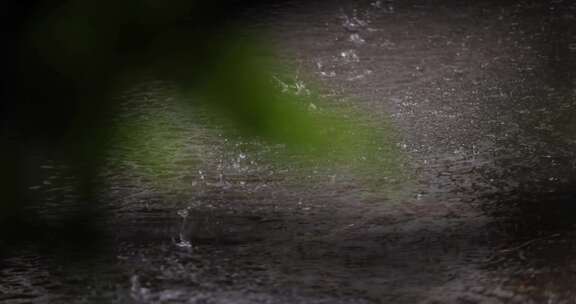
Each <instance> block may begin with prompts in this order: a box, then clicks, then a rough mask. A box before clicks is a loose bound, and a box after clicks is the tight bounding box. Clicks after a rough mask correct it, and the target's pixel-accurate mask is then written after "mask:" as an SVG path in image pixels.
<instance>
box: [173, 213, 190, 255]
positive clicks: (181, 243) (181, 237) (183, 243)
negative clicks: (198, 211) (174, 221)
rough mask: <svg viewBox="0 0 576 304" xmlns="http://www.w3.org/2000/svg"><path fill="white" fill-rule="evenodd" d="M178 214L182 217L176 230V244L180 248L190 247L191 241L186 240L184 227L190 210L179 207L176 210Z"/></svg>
mask: <svg viewBox="0 0 576 304" xmlns="http://www.w3.org/2000/svg"><path fill="white" fill-rule="evenodd" d="M176 213H177V214H178V216H180V217H181V218H182V221H181V223H180V229H179V231H178V242H176V246H178V247H180V248H188V249H189V248H192V243H191V242H190V240H188V237H187V236H186V227H187V226H188V225H187V224H188V216H189V215H190V210H189V209H188V208H184V209H180V210H178V211H177V212H176Z"/></svg>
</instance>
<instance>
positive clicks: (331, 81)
mask: <svg viewBox="0 0 576 304" xmlns="http://www.w3.org/2000/svg"><path fill="white" fill-rule="evenodd" d="M246 14H247V15H248V16H250V20H251V22H252V23H250V28H252V27H253V28H254V29H255V30H261V29H265V30H266V32H267V37H269V39H270V40H271V41H270V43H272V44H273V45H274V46H275V47H276V48H277V49H279V50H281V51H279V52H278V53H279V55H278V56H279V58H280V59H281V60H282V61H285V62H289V63H292V64H293V65H294V66H296V67H298V70H299V71H300V72H299V74H298V77H297V78H295V79H292V80H286V83H285V84H287V85H289V86H290V88H294V89H295V90H297V91H298V88H299V86H298V85H300V88H303V90H300V91H299V92H298V93H301V91H302V92H304V93H305V89H306V86H307V85H308V84H309V83H312V82H316V83H320V84H321V87H322V89H321V90H322V94H324V95H325V96H327V97H328V98H329V99H331V100H332V102H333V103H334V104H338V103H346V104H352V105H354V107H357V108H358V109H361V110H362V111H364V112H365V113H367V114H366V117H365V120H366V121H365V123H367V124H370V125H372V126H373V127H374V128H385V127H384V124H385V123H388V122H391V124H392V125H393V126H394V128H395V129H396V131H397V132H398V141H397V142H394V143H390V144H391V145H394V146H395V147H396V148H397V149H398V150H399V151H402V153H403V154H404V155H405V157H406V161H405V162H406V164H405V166H404V170H405V171H406V175H407V176H409V177H401V178H400V177H398V176H394V175H389V176H385V177H386V178H384V179H381V178H382V176H378V177H375V176H372V175H370V176H359V177H358V176H353V175H351V174H348V173H347V172H346V171H345V170H343V171H338V170H337V169H334V170H335V171H331V170H321V169H319V168H308V169H304V172H302V171H298V170H294V169H293V168H291V167H282V166H280V167H275V166H273V165H270V164H267V163H266V162H265V161H264V160H263V156H262V155H261V154H262V153H263V152H262V151H263V150H266V149H267V148H266V147H265V146H262V145H261V144H258V143H252V142H231V141H228V140H227V139H226V138H225V137H223V136H222V135H221V134H220V133H219V132H218V131H217V130H213V129H211V128H210V127H207V126H206V125H203V124H202V123H199V122H202V121H203V120H210V118H209V117H207V116H206V114H203V113H202V112H198V113H196V114H195V115H196V116H194V115H192V116H185V115H183V114H182V112H180V111H178V108H177V105H176V103H175V102H174V100H173V98H171V96H172V94H171V91H170V85H169V84H166V83H162V82H150V83H147V84H144V85H142V86H139V87H137V88H135V89H134V90H133V91H131V92H127V93H126V96H124V100H126V106H125V108H126V111H125V113H124V114H122V115H125V116H126V117H127V116H132V117H136V119H135V121H136V124H138V123H142V124H144V123H146V121H150V120H152V121H157V122H156V123H157V124H159V125H161V126H162V130H161V132H164V133H161V135H160V136H167V135H166V134H171V135H170V136H174V137H177V138H184V140H183V142H181V144H180V145H179V146H177V147H174V153H175V155H176V156H175V157H173V158H172V159H171V160H170V166H168V167H166V168H164V169H163V170H162V171H161V172H154V175H152V176H150V175H148V176H146V175H142V174H138V173H134V172H139V171H138V170H137V169H138V168H136V167H138V166H137V165H134V164H124V165H125V169H124V170H122V171H120V172H119V171H114V170H111V171H110V172H107V173H106V178H107V181H108V183H107V185H106V191H103V193H102V201H103V206H104V207H103V208H104V209H106V210H107V213H108V214H109V215H108V216H106V217H103V218H102V219H101V220H100V222H101V224H102V225H101V226H102V228H101V229H102V233H103V234H104V236H103V237H102V240H98V242H94V240H93V238H94V236H93V235H92V234H86V237H87V239H86V240H85V243H86V246H82V245H78V244H83V242H82V241H78V240H75V241H74V242H69V243H67V241H66V240H59V239H58V237H57V236H53V238H51V237H52V236H50V235H48V236H43V238H45V240H44V241H43V242H39V243H30V244H25V245H21V246H18V247H17V248H14V249H13V250H12V251H11V252H8V253H5V254H4V257H3V259H2V261H1V263H0V275H1V276H0V303H576V287H575V286H576V261H575V260H574V258H573V256H574V253H575V252H576V251H575V250H576V243H575V241H574V237H575V233H574V225H575V224H576V216H575V215H574V214H575V213H574V212H576V207H574V205H573V203H574V200H575V198H576V191H575V190H574V184H575V183H574V182H575V175H574V173H575V172H576V171H575V165H576V164H575V161H576V157H575V155H574V154H575V151H576V150H575V149H574V148H575V145H576V136H575V135H574V134H575V131H576V123H574V120H573V115H574V113H576V90H575V87H576V3H573V2H570V1H561V0H559V1H548V2H537V1H518V2H515V3H510V2H506V3H501V2H497V1H494V2H489V1H484V2H482V3H474V2H469V3H468V2H467V3H453V2H452V1H372V2H369V1H365V2H362V1H359V2H355V3H348V2H340V3H335V2H330V3H326V2H322V1H314V2H307V3H300V2H284V3H283V4H278V5H271V6H266V7H259V8H258V9H254V10H247V13H246ZM302 86H304V87H302ZM308 86H309V87H310V85H308ZM123 117H124V116H123ZM158 117H160V119H159V120H158ZM154 119H157V120H154ZM187 120H191V121H192V122H193V124H194V126H195V127H193V128H185V127H182V125H184V124H185V123H184V122H186V121H187ZM153 123H154V122H153ZM152 142H153V141H152ZM126 153H130V151H128V152H126ZM120 154H122V153H120ZM152 155H154V154H152ZM112 158H114V156H112ZM31 159H34V157H31ZM35 161H36V162H37V163H38V167H40V170H41V171H42V172H43V173H42V178H40V177H39V180H38V184H37V185H31V188H30V189H31V190H30V191H31V192H32V193H40V196H41V197H43V199H44V200H46V203H45V204H44V205H43V206H44V207H42V208H41V209H42V210H41V213H42V212H44V213H45V214H46V215H45V216H46V217H48V218H50V217H54V218H55V219H56V220H55V221H57V219H58V216H59V214H60V213H65V212H66V208H65V207H63V205H66V202H67V201H72V200H74V195H73V194H71V192H72V190H71V188H72V187H71V186H69V184H70V183H73V181H70V180H69V179H68V177H67V174H66V168H65V166H63V165H62V164H61V163H60V162H59V156H58V154H57V153H56V152H54V153H50V152H46V153H43V155H42V157H40V158H39V160H35ZM32 163H34V162H33V161H32ZM126 168H132V169H133V170H132V169H126ZM134 168H136V169H134ZM371 174H373V173H371ZM386 174H387V173H383V175H386ZM379 178H380V179H379ZM374 179H376V180H383V182H381V183H380V184H378V187H377V189H374V187H367V186H366V180H374ZM158 180H160V181H161V183H158V182H157V181H158ZM166 185H169V186H166ZM38 244H40V245H38ZM69 244H74V246H73V247H71V246H70V245H69ZM79 247H80V248H79Z"/></svg>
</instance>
